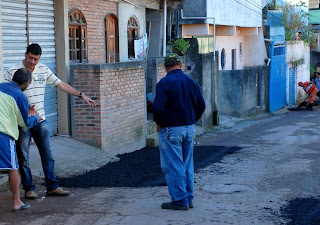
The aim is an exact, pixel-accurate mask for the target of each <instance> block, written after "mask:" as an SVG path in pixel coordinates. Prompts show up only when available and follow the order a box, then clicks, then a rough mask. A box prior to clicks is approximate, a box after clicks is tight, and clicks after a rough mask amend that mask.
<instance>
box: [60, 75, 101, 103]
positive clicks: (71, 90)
mask: <svg viewBox="0 0 320 225" xmlns="http://www.w3.org/2000/svg"><path fill="white" fill-rule="evenodd" d="M57 87H58V88H59V89H60V90H62V91H64V92H66V93H68V94H70V95H73V96H79V94H80V91H77V90H76V89H75V88H73V87H71V86H70V85H69V84H67V83H65V82H63V81H61V82H60V83H59V84H58V85H57ZM81 98H82V99H83V100H84V101H85V102H86V103H87V104H88V105H90V106H91V107H96V106H97V103H96V102H95V101H93V100H92V99H91V98H89V97H87V96H86V95H85V94H83V93H82V95H81Z"/></svg>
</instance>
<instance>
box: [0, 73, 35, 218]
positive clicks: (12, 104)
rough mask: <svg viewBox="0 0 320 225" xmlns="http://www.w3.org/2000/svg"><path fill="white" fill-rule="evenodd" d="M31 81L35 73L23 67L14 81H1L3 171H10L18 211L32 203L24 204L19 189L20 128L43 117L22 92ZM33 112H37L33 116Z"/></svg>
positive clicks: (0, 158)
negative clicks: (17, 151)
mask: <svg viewBox="0 0 320 225" xmlns="http://www.w3.org/2000/svg"><path fill="white" fill-rule="evenodd" d="M30 83H31V73H30V71H29V70H27V69H19V70H17V71H16V72H15V73H14V76H13V78H12V81H11V82H9V83H7V82H6V83H1V84H0V170H8V171H9V184H10V188H11V191H12V194H13V210H14V211H15V212H18V211H21V210H24V209H28V208H30V207H31V205H30V204H29V203H23V202H22V201H21V199H20V192H19V173H18V164H17V159H16V158H17V154H16V146H15V140H18V136H19V130H18V125H19V126H20V127H33V126H35V125H37V124H38V122H39V120H41V117H39V114H37V112H36V111H35V110H34V108H33V107H31V108H30V105H29V103H28V99H27V97H26V96H25V95H24V94H23V93H22V91H24V90H25V89H27V87H28V86H29V85H30ZM29 112H32V113H33V114H36V115H35V116H29Z"/></svg>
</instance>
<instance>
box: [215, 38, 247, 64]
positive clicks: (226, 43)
mask: <svg viewBox="0 0 320 225" xmlns="http://www.w3.org/2000/svg"><path fill="white" fill-rule="evenodd" d="M243 41H244V39H243V36H217V37H216V49H217V51H219V70H222V68H221V51H222V49H223V48H224V50H225V52H226V54H225V68H224V70H231V69H232V49H236V55H237V58H236V69H237V70H241V69H243V57H241V56H240V43H243ZM242 45H243V44H242Z"/></svg>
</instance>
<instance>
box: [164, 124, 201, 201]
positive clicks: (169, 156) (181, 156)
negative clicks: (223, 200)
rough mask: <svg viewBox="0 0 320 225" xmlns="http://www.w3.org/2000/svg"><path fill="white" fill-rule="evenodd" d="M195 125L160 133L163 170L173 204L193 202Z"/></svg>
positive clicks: (168, 129) (169, 129)
mask: <svg viewBox="0 0 320 225" xmlns="http://www.w3.org/2000/svg"><path fill="white" fill-rule="evenodd" d="M194 137H195V128H194V125H189V126H179V127H163V128H161V130H160V132H159V150H160V160H161V169H162V171H163V173H164V175H165V178H166V182H167V186H168V190H169V194H170V195H171V199H172V202H173V203H174V204H178V205H188V204H190V203H192V200H193V180H194V163H193V144H194Z"/></svg>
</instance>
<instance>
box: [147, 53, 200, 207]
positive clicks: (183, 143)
mask: <svg viewBox="0 0 320 225" xmlns="http://www.w3.org/2000/svg"><path fill="white" fill-rule="evenodd" d="M181 66H182V63H181V59H180V57H179V56H178V55H177V54H173V53H171V54H169V55H168V56H167V57H166V58H165V69H166V71H167V73H168V74H167V75H166V76H165V77H164V78H162V79H161V80H160V81H159V83H158V84H157V87H156V97H155V100H154V102H153V109H152V111H153V120H154V122H156V123H157V131H158V132H159V150H160V160H161V168H162V171H163V172H164V174H165V178H166V182H167V186H168V190H169V194H170V195H171V202H167V203H163V204H162V205H161V207H162V208H163V209H175V210H187V209H189V207H190V208H193V204H192V200H193V182H194V181H193V180H194V163H193V145H194V137H195V127H194V124H195V122H196V121H198V120H199V119H200V117H201V115H202V113H203V112H204V110H205V102H204V99H203V96H202V93H201V90H200V87H199V85H198V84H197V83H196V82H195V81H194V80H192V79H191V78H190V77H188V76H187V75H186V74H184V73H183V71H182V70H181Z"/></svg>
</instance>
